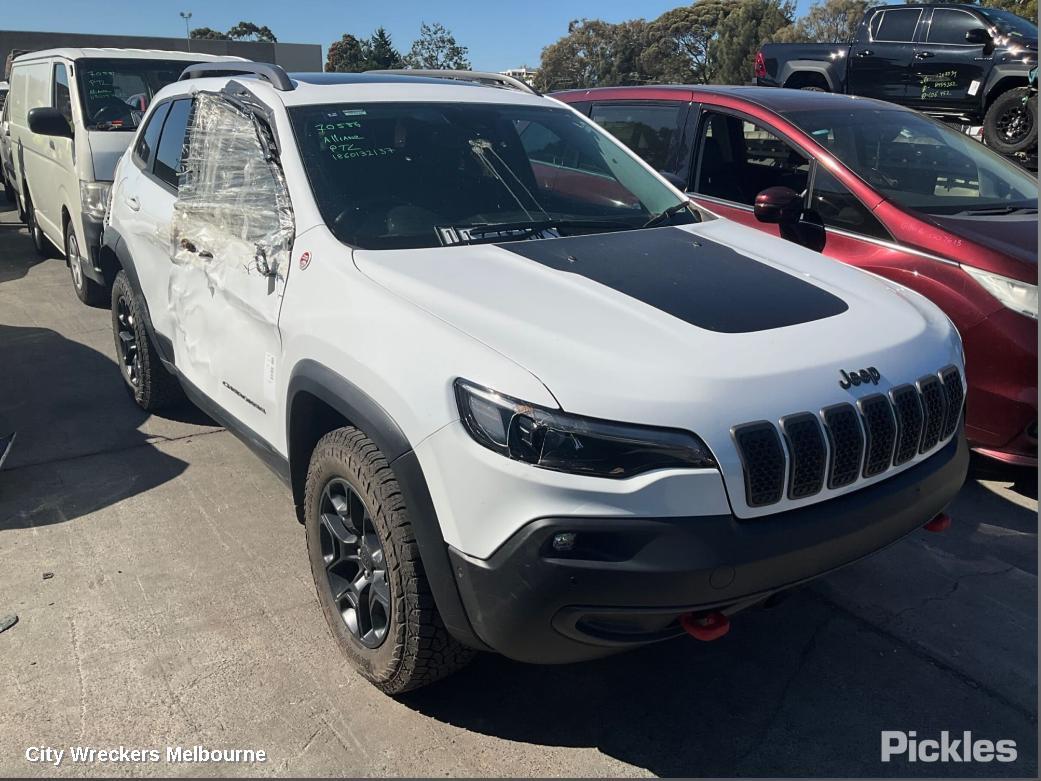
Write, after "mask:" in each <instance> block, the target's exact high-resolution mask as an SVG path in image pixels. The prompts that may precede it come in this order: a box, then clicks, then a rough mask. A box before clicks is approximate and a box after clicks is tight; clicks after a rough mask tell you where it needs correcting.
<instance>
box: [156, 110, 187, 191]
mask: <svg viewBox="0 0 1041 781" xmlns="http://www.w3.org/2000/svg"><path fill="white" fill-rule="evenodd" d="M191 111H192V102H191V100H175V101H174V102H173V103H172V104H171V105H170V112H169V114H168V115H167V117H166V122H165V123H164V124H163V134H162V136H161V137H160V138H159V148H158V149H157V150H156V153H155V169H154V171H155V175H156V176H157V177H159V178H160V179H161V180H162V181H164V182H166V183H167V184H168V185H170V186H171V187H174V188H176V187H177V184H178V178H179V177H180V175H181V160H182V159H183V158H184V133H185V130H187V129H188V116H189V115H190V114H191Z"/></svg>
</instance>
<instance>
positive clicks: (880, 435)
mask: <svg viewBox="0 0 1041 781" xmlns="http://www.w3.org/2000/svg"><path fill="white" fill-rule="evenodd" d="M857 405H858V406H859V407H860V414H861V415H862V416H863V417H864V431H865V432H866V433H867V448H866V451H865V455H864V477H873V476H875V475H877V474H881V473H882V472H885V471H886V470H887V469H889V465H890V463H892V460H893V445H894V443H895V442H896V418H895V417H894V415H893V408H892V407H890V406H889V399H887V398H886V397H885V396H883V395H882V394H881V393H876V394H874V395H873V396H865V397H864V398H862V399H861V400H860V401H858V402H857Z"/></svg>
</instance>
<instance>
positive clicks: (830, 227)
mask: <svg viewBox="0 0 1041 781" xmlns="http://www.w3.org/2000/svg"><path fill="white" fill-rule="evenodd" d="M553 97H556V98H558V99H559V100H561V101H563V102H565V103H568V104H570V105H571V106H572V107H573V108H574V109H576V110H578V111H580V112H582V113H583V114H586V115H587V116H590V117H591V118H592V119H593V120H594V121H596V122H597V123H599V124H600V125H601V126H602V127H604V128H605V129H606V130H607V131H609V132H610V133H612V134H613V135H615V136H616V137H618V138H619V139H620V140H621V141H622V142H624V143H625V144H627V145H628V146H629V147H630V148H631V149H633V150H634V151H635V152H637V153H638V154H639V155H641V156H642V157H643V158H644V160H646V161H647V162H648V163H649V164H650V165H651V166H653V167H654V168H656V169H658V170H659V171H660V172H661V173H662V174H663V175H665V176H666V178H668V179H669V180H670V181H672V182H673V184H675V185H676V186H677V187H679V188H680V189H682V190H685V191H686V192H687V193H688V194H689V195H690V196H691V197H692V198H693V199H695V200H696V201H697V202H699V203H701V204H703V205H704V206H705V208H707V209H709V210H711V211H715V212H717V213H718V214H720V215H722V216H724V217H727V218H729V219H732V220H736V221H738V222H742V223H745V224H746V225H749V226H753V227H756V228H759V229H761V230H764V231H767V232H771V233H779V234H780V235H782V236H784V237H785V238H789V239H792V240H795V241H800V242H802V243H804V244H807V245H808V246H812V247H814V248H816V249H821V248H822V247H823V249H822V251H823V252H824V254H825V255H829V256H831V257H833V258H835V259H837V260H841V261H843V262H845V263H850V264H852V265H854V266H858V267H860V268H862V269H864V270H866V271H871V272H873V273H875V274H878V275H880V276H883V277H887V278H888V279H891V280H893V281H894V282H899V283H900V284H901V285H904V286H906V287H909V288H911V289H913V290H916V291H918V292H919V293H921V294H922V295H924V296H926V297H927V298H929V299H931V300H932V301H934V302H935V303H936V304H938V305H939V306H940V307H942V308H943V310H944V311H945V312H946V313H947V315H948V316H949V317H950V318H951V320H952V321H953V322H954V324H955V325H956V326H957V327H958V330H959V331H960V332H961V335H962V339H963V341H964V344H965V353H966V372H967V375H968V382H969V397H968V404H967V420H966V432H967V434H968V437H969V440H970V442H971V443H972V445H973V447H974V448H975V449H976V450H978V451H979V452H981V453H983V454H985V455H988V456H991V457H993V458H997V459H1000V460H1002V461H1007V462H1011V463H1016V464H1023V465H1036V464H1037V228H1038V223H1037V180H1036V179H1034V178H1033V177H1031V176H1030V175H1028V174H1027V173H1026V172H1025V171H1023V170H1022V169H1020V168H1018V167H1017V166H1015V165H1013V164H1012V163H1009V162H1008V161H1007V160H1005V159H1004V158H1002V157H1000V156H999V155H997V154H994V153H993V152H991V151H990V150H988V149H987V148H985V147H984V146H983V145H981V144H979V143H977V142H976V141H973V140H971V139H970V138H968V137H966V136H964V135H962V134H960V133H957V132H955V131H954V130H951V129H950V128H948V127H946V126H945V125H943V124H941V123H939V122H936V121H934V120H932V119H929V118H928V117H926V116H924V115H922V114H919V113H917V112H915V111H912V110H910V109H905V108H901V107H899V106H895V105H893V104H890V103H884V102H881V101H876V100H869V99H864V98H854V97H848V96H845V95H834V94H829V93H822V92H810V91H803V90H790V89H768V88H758V87H681V86H661V87H607V88H601V89H592V90H573V91H569V92H561V93H557V94H555V95H554V96H553ZM562 164H564V163H563V161H562ZM764 191H765V192H764Z"/></svg>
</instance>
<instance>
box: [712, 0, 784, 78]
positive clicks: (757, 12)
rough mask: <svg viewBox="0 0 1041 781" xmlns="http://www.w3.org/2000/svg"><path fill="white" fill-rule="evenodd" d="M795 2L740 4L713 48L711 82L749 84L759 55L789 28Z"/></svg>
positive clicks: (762, 0)
mask: <svg viewBox="0 0 1041 781" xmlns="http://www.w3.org/2000/svg"><path fill="white" fill-rule="evenodd" d="M794 13H795V2H794V0H739V2H734V3H733V4H732V6H731V10H730V12H729V13H728V14H726V15H725V16H724V17H723V18H722V19H720V21H719V26H718V27H717V28H716V35H715V37H714V38H713V39H712V41H711V43H710V44H709V51H708V57H709V78H710V79H711V80H712V83H713V84H746V83H748V81H750V80H751V78H752V62H753V61H754V60H755V53H756V52H757V51H758V50H759V47H761V46H762V45H763V43H764V42H766V41H767V40H769V39H770V38H771V37H772V36H773V35H774V34H775V33H776V32H777V31H778V30H780V29H782V28H784V27H787V26H789V25H790V24H791V23H792V18H793V16H794Z"/></svg>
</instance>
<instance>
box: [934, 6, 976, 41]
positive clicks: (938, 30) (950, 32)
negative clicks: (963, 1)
mask: <svg viewBox="0 0 1041 781" xmlns="http://www.w3.org/2000/svg"><path fill="white" fill-rule="evenodd" d="M981 29H983V22H982V21H981V20H980V19H978V18H977V17H976V16H974V15H973V14H970V13H969V12H968V11H959V10H958V9H957V8H937V9H935V10H934V11H933V18H932V21H931V22H930V23H929V32H928V35H927V40H928V41H929V43H942V44H946V45H949V46H974V45H975V46H978V45H979V44H971V43H969V42H968V41H966V40H965V33H967V32H968V31H969V30H981Z"/></svg>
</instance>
